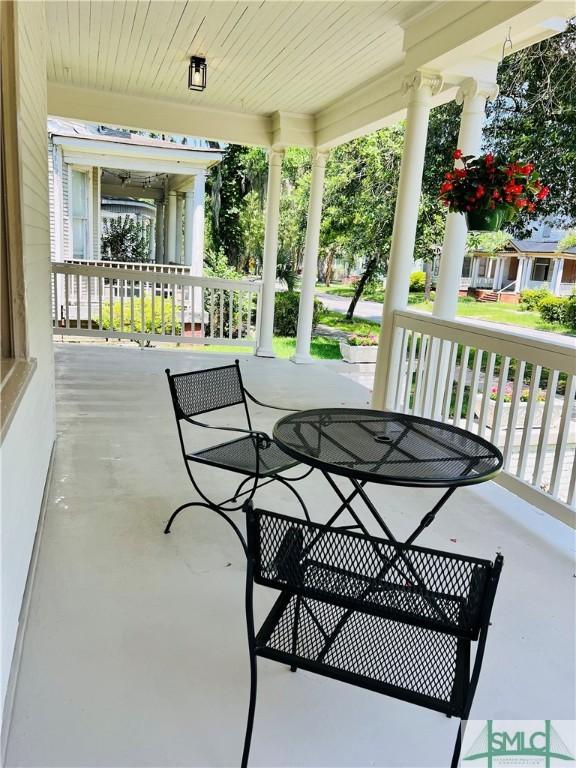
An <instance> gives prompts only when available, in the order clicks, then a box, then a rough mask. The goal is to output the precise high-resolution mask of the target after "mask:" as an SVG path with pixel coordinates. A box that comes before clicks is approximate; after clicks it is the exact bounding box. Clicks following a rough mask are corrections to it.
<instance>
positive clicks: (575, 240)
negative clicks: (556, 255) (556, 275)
mask: <svg viewBox="0 0 576 768" xmlns="http://www.w3.org/2000/svg"><path fill="white" fill-rule="evenodd" d="M568 248H576V229H571V230H570V231H569V232H567V233H566V234H565V235H564V237H563V238H562V240H560V242H559V243H558V249H557V250H558V251H567V250H568Z"/></svg>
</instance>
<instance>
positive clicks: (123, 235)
mask: <svg viewBox="0 0 576 768" xmlns="http://www.w3.org/2000/svg"><path fill="white" fill-rule="evenodd" d="M100 253H101V256H102V260H103V261H134V262H136V261H140V262H146V261H150V249H149V235H148V233H147V232H146V230H145V229H144V227H143V226H142V224H140V223H139V222H138V221H136V219H135V218H134V217H133V216H130V215H129V214H127V215H125V216H115V217H110V218H105V219H104V222H103V225H102V240H101V242H100Z"/></svg>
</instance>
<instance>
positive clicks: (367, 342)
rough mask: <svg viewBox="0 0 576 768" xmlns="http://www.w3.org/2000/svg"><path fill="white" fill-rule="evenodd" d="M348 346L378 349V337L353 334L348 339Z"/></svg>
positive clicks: (374, 334) (375, 335)
mask: <svg viewBox="0 0 576 768" xmlns="http://www.w3.org/2000/svg"><path fill="white" fill-rule="evenodd" d="M348 344H350V346H351V347H377V346H378V335H377V334H376V333H371V334H369V335H368V336H362V335H361V334H358V333H353V334H352V335H351V336H349V337H348Z"/></svg>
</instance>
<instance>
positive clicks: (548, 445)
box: [386, 311, 576, 526]
mask: <svg viewBox="0 0 576 768" xmlns="http://www.w3.org/2000/svg"><path fill="white" fill-rule="evenodd" d="M394 326H395V341H394V344H395V348H396V349H397V350H398V351H399V353H400V365H399V367H398V368H397V369H395V371H394V374H393V375H391V376H390V379H389V381H388V391H387V398H386V402H387V403H388V405H389V406H390V407H391V408H393V409H394V410H396V411H400V412H403V413H414V414H416V415H422V416H426V417H429V418H434V419H437V420H441V421H446V422H451V423H454V424H456V425H459V426H462V427H464V428H466V429H469V430H471V431H473V432H476V433H477V434H480V435H481V436H483V437H486V438H487V439H489V440H490V441H491V442H493V443H494V444H495V445H497V446H498V447H499V448H500V449H501V450H502V452H503V455H504V471H503V473H502V475H501V482H502V484H504V485H506V486H507V487H508V488H510V489H511V490H513V491H514V492H515V493H517V494H518V495H521V496H523V497H524V498H526V499H528V500H529V501H530V502H531V503H535V504H537V505H539V506H540V507H542V508H543V509H545V510H546V511H548V512H550V513H551V514H553V515H555V516H556V517H558V518H559V519H561V520H563V521H564V522H567V523H569V524H570V525H573V526H574V525H575V524H576V516H575V514H574V504H575V502H576V402H575V395H576V341H575V340H574V339H566V338H562V337H559V338H558V340H551V339H548V338H547V337H544V336H542V337H539V336H538V335H537V334H536V333H534V332H533V333H530V332H526V333H521V332H515V331H507V330H501V329H499V328H494V329H492V328H489V327H487V326H486V325H484V326H482V325H479V324H478V323H474V322H471V321H462V320H459V321H449V320H441V319H439V318H435V317H430V315H428V314H426V313H424V312H417V311H399V312H395V314H394Z"/></svg>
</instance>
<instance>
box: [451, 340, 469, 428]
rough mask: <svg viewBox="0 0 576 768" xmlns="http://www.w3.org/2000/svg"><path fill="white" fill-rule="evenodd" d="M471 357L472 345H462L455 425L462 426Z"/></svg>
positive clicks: (455, 406) (455, 405) (455, 404)
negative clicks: (469, 359) (461, 420)
mask: <svg viewBox="0 0 576 768" xmlns="http://www.w3.org/2000/svg"><path fill="white" fill-rule="evenodd" d="M469 357H470V347H468V346H464V347H462V353H461V355H460V368H459V370H458V386H457V387H456V402H455V403H454V418H453V423H454V425H455V426H457V427H458V426H460V419H461V417H462V405H463V403H464V389H465V387H466V379H467V378H468V358H469Z"/></svg>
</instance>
